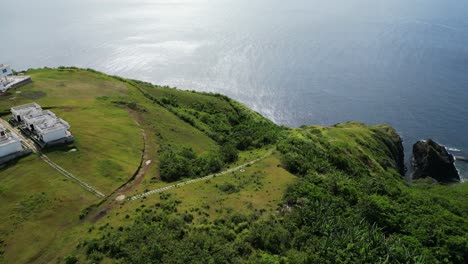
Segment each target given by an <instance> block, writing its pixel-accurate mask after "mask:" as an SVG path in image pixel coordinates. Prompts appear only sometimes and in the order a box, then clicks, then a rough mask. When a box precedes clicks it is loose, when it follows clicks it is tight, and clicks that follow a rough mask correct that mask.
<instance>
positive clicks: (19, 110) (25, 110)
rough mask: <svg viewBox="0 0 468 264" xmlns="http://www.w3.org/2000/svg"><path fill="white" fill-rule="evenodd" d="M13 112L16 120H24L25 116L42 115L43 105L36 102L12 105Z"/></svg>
mask: <svg viewBox="0 0 468 264" xmlns="http://www.w3.org/2000/svg"><path fill="white" fill-rule="evenodd" d="M10 110H11V114H12V115H13V118H14V119H15V121H16V122H19V123H21V122H23V121H24V119H25V117H32V116H38V115H42V107H41V106H40V105H38V104H36V103H30V104H25V105H19V106H15V107H12V108H11V109H10Z"/></svg>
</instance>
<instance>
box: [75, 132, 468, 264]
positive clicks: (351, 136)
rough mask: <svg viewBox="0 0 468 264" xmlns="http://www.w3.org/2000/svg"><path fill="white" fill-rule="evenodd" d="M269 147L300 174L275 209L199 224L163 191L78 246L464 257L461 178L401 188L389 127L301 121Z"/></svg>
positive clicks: (316, 259)
mask: <svg viewBox="0 0 468 264" xmlns="http://www.w3.org/2000/svg"><path fill="white" fill-rule="evenodd" d="M277 148H278V151H279V152H280V154H279V155H280V157H281V161H282V165H283V166H284V167H285V168H286V169H287V170H289V171H290V172H292V173H294V174H296V175H298V176H299V177H300V178H299V180H297V181H296V182H295V183H294V184H292V185H290V186H289V188H288V189H287V190H286V192H285V194H284V198H283V200H282V202H280V203H278V207H277V209H276V210H275V211H269V212H266V214H265V213H264V212H259V211H252V212H239V211H230V212H227V213H225V214H223V215H222V216H221V217H218V218H216V217H215V218H203V217H202V221H200V219H197V216H196V215H195V217H194V214H193V212H198V211H197V210H193V211H190V210H188V211H187V207H185V206H184V205H183V204H184V202H183V201H180V200H179V198H178V197H181V196H180V195H178V194H177V193H175V196H173V195H170V194H169V195H168V194H163V195H161V196H160V197H159V199H158V200H157V202H156V203H150V202H148V201H146V203H143V204H142V205H141V207H140V208H138V209H137V210H136V212H137V214H136V216H134V219H132V220H131V221H128V222H125V223H123V224H121V225H119V226H114V227H112V226H111V227H109V226H106V227H104V228H103V229H102V230H100V231H98V232H97V233H96V234H97V235H98V236H100V238H98V239H92V240H88V241H87V242H85V243H84V244H83V245H82V248H83V250H84V252H86V254H87V256H88V259H89V260H91V261H99V260H102V259H105V260H111V259H113V260H119V261H122V262H131V263H147V262H156V263H158V262H168V263H184V262H190V263H207V262H219V263H232V262H234V263H239V262H251V263H278V262H283V263H349V262H353V263H390V262H391V263H437V262H440V263H444V262H447V263H450V262H452V263H464V262H465V261H466V260H467V253H466V252H468V251H467V231H468V224H467V220H466V216H467V213H468V208H467V206H466V202H467V200H468V197H467V195H466V194H467V189H466V185H464V184H461V185H457V186H431V185H429V184H426V183H424V182H418V183H416V184H415V185H408V184H407V183H406V182H405V181H404V180H403V178H402V175H401V174H400V173H401V172H402V171H403V167H402V155H403V150H402V147H401V140H400V137H399V136H398V135H397V134H396V132H395V131H394V130H393V129H392V128H390V127H388V126H373V127H368V126H365V125H363V124H359V123H346V124H341V125H336V126H333V127H302V128H300V129H293V130H290V131H289V132H288V134H287V135H285V136H283V137H281V138H280V139H279V141H278V143H277ZM198 187H199V186H198ZM187 188H190V187H187ZM220 188H221V190H223V191H225V192H231V191H232V192H235V191H236V190H235V186H231V185H229V184H227V185H223V186H220ZM211 205H212V206H213V205H214V204H211ZM208 206H209V205H208ZM181 209H182V210H181ZM184 210H185V211H184ZM202 212H203V213H206V212H207V211H202Z"/></svg>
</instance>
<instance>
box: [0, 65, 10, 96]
mask: <svg viewBox="0 0 468 264" xmlns="http://www.w3.org/2000/svg"><path fill="white" fill-rule="evenodd" d="M12 74H13V72H12V71H11V68H10V65H5V64H0V91H2V92H4V91H6V90H7V89H8V87H7V86H8V85H9V84H10V80H8V78H7V76H10V75H12Z"/></svg>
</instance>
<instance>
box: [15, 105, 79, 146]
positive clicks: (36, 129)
mask: <svg viewBox="0 0 468 264" xmlns="http://www.w3.org/2000/svg"><path fill="white" fill-rule="evenodd" d="M23 118H24V124H25V126H26V127H27V128H28V129H29V130H30V131H31V132H33V133H34V134H36V135H37V136H38V137H39V139H40V140H41V141H43V142H44V143H48V142H52V141H55V140H59V139H63V138H69V137H71V133H70V132H69V131H68V129H70V125H69V124H68V123H67V122H66V121H65V120H63V119H61V118H58V117H57V116H56V115H55V114H54V113H52V112H51V111H49V110H45V111H41V113H37V112H33V113H31V114H29V115H25V116H24V117H23Z"/></svg>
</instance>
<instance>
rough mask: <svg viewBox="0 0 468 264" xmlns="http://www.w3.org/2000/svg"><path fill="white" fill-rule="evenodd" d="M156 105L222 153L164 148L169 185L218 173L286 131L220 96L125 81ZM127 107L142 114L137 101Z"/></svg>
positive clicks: (163, 167)
mask: <svg viewBox="0 0 468 264" xmlns="http://www.w3.org/2000/svg"><path fill="white" fill-rule="evenodd" d="M115 78H117V79H120V80H123V81H125V82H127V83H129V84H131V85H132V86H134V87H137V88H138V90H139V91H140V92H141V93H142V94H143V95H144V96H145V97H146V98H147V99H149V100H151V101H152V102H153V103H155V104H158V105H160V106H162V107H164V108H165V109H167V110H168V111H170V112H171V113H173V114H174V115H176V116H177V117H179V118H180V119H181V120H183V121H184V122H186V123H187V124H189V125H190V126H193V127H194V128H196V129H198V130H200V131H202V132H203V133H205V134H206V135H207V136H208V137H210V138H211V139H213V140H214V141H215V142H216V143H217V144H218V145H219V148H218V150H211V151H209V152H208V153H203V154H201V155H197V153H195V151H193V149H191V148H187V147H186V146H174V145H171V144H161V146H162V147H161V149H160V163H161V166H160V177H161V179H162V180H165V181H177V180H180V179H181V178H187V177H199V176H204V175H207V174H210V173H214V172H218V171H219V170H221V168H222V167H223V166H224V165H225V164H229V163H232V162H235V161H236V160H237V157H238V152H239V151H242V150H250V149H255V148H261V147H264V146H268V145H270V144H273V143H275V142H276V140H277V139H278V137H279V135H280V134H281V131H282V130H283V128H280V127H278V126H277V125H275V124H274V123H273V122H271V121H270V120H268V119H265V118H264V117H263V116H261V115H260V114H258V113H256V112H253V111H252V110H250V109H248V108H247V107H245V106H244V105H242V104H240V103H238V102H236V101H234V100H232V99H230V98H228V97H226V96H223V95H220V94H212V93H200V92H194V91H192V92H187V91H179V90H177V89H174V88H169V87H160V86H155V85H153V84H150V83H146V82H141V81H137V80H125V79H121V78H119V77H115ZM123 103H124V104H125V105H127V106H129V107H131V108H133V109H139V110H141V109H142V107H140V106H139V105H138V103H137V102H134V101H124V102H123Z"/></svg>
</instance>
